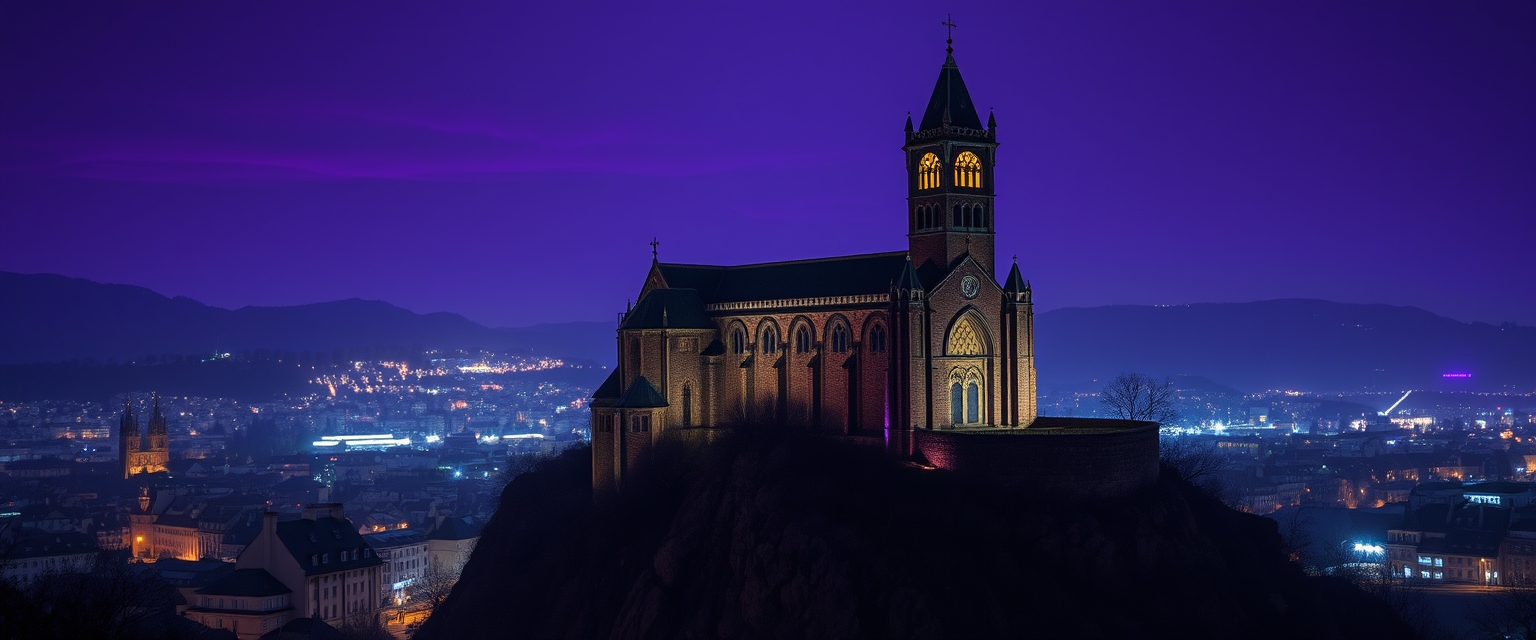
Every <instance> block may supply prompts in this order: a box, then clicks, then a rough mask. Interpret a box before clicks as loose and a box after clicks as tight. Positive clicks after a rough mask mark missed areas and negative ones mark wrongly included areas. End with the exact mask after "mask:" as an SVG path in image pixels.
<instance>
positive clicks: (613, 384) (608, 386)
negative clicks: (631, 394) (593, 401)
mask: <svg viewBox="0 0 1536 640" xmlns="http://www.w3.org/2000/svg"><path fill="white" fill-rule="evenodd" d="M622 391H623V389H620V388H619V370H618V369H614V370H613V373H610V374H608V378H607V379H606V380H603V383H602V384H600V385H598V386H597V391H593V392H592V397H594V398H617V397H619V393H620V392H622Z"/></svg>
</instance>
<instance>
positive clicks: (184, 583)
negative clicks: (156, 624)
mask: <svg viewBox="0 0 1536 640" xmlns="http://www.w3.org/2000/svg"><path fill="white" fill-rule="evenodd" d="M148 566H149V567H150V568H152V569H153V570H154V571H155V572H157V573H159V574H160V577H161V578H162V579H164V580H165V581H166V582H167V583H169V584H170V585H171V586H173V587H202V586H206V585H209V584H212V583H213V582H214V581H216V580H218V579H219V578H223V577H224V576H227V575H229V574H230V573H233V572H234V571H235V564H234V563H233V562H224V561H222V560H177V559H175V558H165V559H163V560H160V561H158V562H152V563H149V565H148Z"/></svg>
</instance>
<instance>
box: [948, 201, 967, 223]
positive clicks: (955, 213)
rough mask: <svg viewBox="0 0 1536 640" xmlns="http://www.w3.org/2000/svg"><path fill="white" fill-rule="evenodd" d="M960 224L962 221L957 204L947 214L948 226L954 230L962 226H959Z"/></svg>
mask: <svg viewBox="0 0 1536 640" xmlns="http://www.w3.org/2000/svg"><path fill="white" fill-rule="evenodd" d="M961 222H963V221H962V220H961V219H960V205H958V204H957V205H955V208H954V209H953V210H951V211H950V212H949V226H951V227H956V228H958V227H961V226H964V225H962V224H961Z"/></svg>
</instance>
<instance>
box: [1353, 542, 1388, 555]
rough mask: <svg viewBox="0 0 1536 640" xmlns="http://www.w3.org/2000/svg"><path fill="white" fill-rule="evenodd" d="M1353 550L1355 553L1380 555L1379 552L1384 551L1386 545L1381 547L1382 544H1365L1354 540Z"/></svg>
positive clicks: (1385, 550)
mask: <svg viewBox="0 0 1536 640" xmlns="http://www.w3.org/2000/svg"><path fill="white" fill-rule="evenodd" d="M1355 551H1356V552H1357V553H1367V554H1371V555H1380V554H1383V553H1386V552H1387V549H1386V547H1383V546H1381V545H1379V544H1365V543H1363V542H1356V543H1355Z"/></svg>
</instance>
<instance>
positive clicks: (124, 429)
mask: <svg viewBox="0 0 1536 640" xmlns="http://www.w3.org/2000/svg"><path fill="white" fill-rule="evenodd" d="M117 427H118V429H117V453H118V457H119V459H121V460H122V461H123V477H124V478H127V477H129V476H134V475H138V474H140V473H158V472H162V471H165V464H166V463H167V462H169V461H170V459H171V448H170V435H169V434H167V433H166V429H165V415H164V414H162V413H160V396H155V408H154V411H153V413H152V414H151V415H150V417H149V433H148V434H140V433H139V419H138V418H137V417H135V416H134V415H133V400H132V399H124V400H123V417H122V418H121V419H120V420H119V421H118V423H117Z"/></svg>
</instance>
